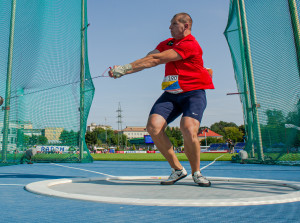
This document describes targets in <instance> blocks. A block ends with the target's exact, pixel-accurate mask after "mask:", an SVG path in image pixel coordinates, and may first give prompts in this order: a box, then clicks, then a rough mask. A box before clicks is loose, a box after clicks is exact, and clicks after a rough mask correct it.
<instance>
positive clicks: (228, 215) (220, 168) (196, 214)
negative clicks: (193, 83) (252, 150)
mask: <svg viewBox="0 0 300 223" xmlns="http://www.w3.org/2000/svg"><path fill="white" fill-rule="evenodd" d="M182 164H183V165H184V166H185V168H186V169H187V170H188V171H190V169H189V165H188V163H187V162H183V163H182ZM206 164H208V162H202V165H206ZM63 165H65V166H69V167H74V168H81V169H86V170H89V171H94V173H93V172H86V171H83V170H79V169H70V168H65V167H61V166H55V165H52V164H33V165H17V166H8V167H0V210H1V219H0V222H83V221H87V222H299V210H300V202H293V203H285V204H272V205H257V206H240V207H239V206H236V207H156V206H137V205H124V204H107V203H97V202H87V201H79V200H70V199H64V198H56V197H47V196H41V195H36V194H33V193H29V192H28V191H25V190H24V189H23V187H24V186H25V185H27V184H29V183H33V182H37V181H42V180H54V179H62V178H69V179H70V178H82V177H84V178H91V177H104V176H103V175H102V176H101V175H100V174H97V173H95V172H102V173H105V174H110V175H113V176H160V175H168V174H169V172H170V169H169V167H168V164H167V163H166V162H128V161H127V162H109V161H105V162H94V163H92V164H63ZM203 174H204V175H206V176H209V177H238V178H257V179H272V180H288V181H298V182H300V167H299V166H295V167H291V166H267V165H241V164H231V163H229V162H216V163H215V164H214V165H212V166H210V167H208V168H206V169H205V170H204V171H203ZM113 183H115V182H110V183H109V184H113ZM214 185H215V186H216V188H218V190H222V189H220V187H222V188H224V185H218V184H214ZM92 186H96V185H92ZM112 186H113V185H112ZM181 186H184V185H176V186H175V187H174V188H176V187H181ZM239 186H240V187H241V188H239V189H238V190H235V191H234V193H232V196H235V194H236V193H241V194H243V192H242V191H243V190H244V187H247V185H244V184H241V185H239ZM172 187H173V186H172ZM184 187H185V188H187V189H185V190H184V191H185V192H186V193H188V192H189V190H191V188H193V189H196V188H198V187H194V186H184ZM198 189H199V188H198ZM204 189H205V188H200V189H199V190H201V191H202V190H204ZM206 189H207V190H206V192H208V191H209V190H211V189H210V188H206ZM273 189H274V188H273ZM273 189H271V192H272V190H273ZM74 190H75V188H74ZM254 190H257V192H259V191H260V192H261V191H262V190H265V189H264V186H263V185H261V187H258V188H256V189H254ZM275 190H277V189H276V188H275ZM86 191H89V190H88V189H86ZM280 192H283V190H282V188H281V189H280ZM286 192H288V191H286ZM204 193H205V191H204ZM178 196H182V195H178Z"/></svg>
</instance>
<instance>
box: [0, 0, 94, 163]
mask: <svg viewBox="0 0 300 223" xmlns="http://www.w3.org/2000/svg"><path fill="white" fill-rule="evenodd" d="M86 31H87V15H86V2H85V1H84V0H74V1H65V0H45V1H40V0H0V43H1V44H0V96H1V97H2V98H3V99H4V102H3V104H2V106H1V112H0V129H1V134H0V141H1V143H0V150H1V153H0V159H1V165H6V164H17V163H23V162H31V161H32V162H92V160H93V159H92V157H91V155H90V153H89V151H88V149H87V146H86V143H85V139H84V136H85V131H86V121H87V117H88V113H89V110H90V106H91V103H92V100H93V96H94V85H93V82H92V79H91V76H90V72H89V66H88V57H87V42H86Z"/></svg>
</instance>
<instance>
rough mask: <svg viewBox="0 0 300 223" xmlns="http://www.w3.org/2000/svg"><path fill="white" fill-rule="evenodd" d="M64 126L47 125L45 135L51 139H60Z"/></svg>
mask: <svg viewBox="0 0 300 223" xmlns="http://www.w3.org/2000/svg"><path fill="white" fill-rule="evenodd" d="M63 130H64V128H56V127H46V128H45V129H44V136H45V137H46V138H47V139H48V140H49V141H59V137H60V134H61V132H62V131H63Z"/></svg>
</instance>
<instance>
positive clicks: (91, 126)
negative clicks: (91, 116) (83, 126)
mask: <svg viewBox="0 0 300 223" xmlns="http://www.w3.org/2000/svg"><path fill="white" fill-rule="evenodd" d="M96 128H102V129H105V130H106V129H112V127H111V126H110V125H97V124H96V123H91V124H90V125H88V126H87V131H89V132H92V131H93V130H94V129H96Z"/></svg>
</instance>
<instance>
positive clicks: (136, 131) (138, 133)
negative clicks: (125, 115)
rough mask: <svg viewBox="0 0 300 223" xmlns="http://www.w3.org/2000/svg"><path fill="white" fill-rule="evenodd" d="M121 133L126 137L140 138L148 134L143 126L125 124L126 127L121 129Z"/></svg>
mask: <svg viewBox="0 0 300 223" xmlns="http://www.w3.org/2000/svg"><path fill="white" fill-rule="evenodd" d="M122 133H123V134H124V135H126V136H127V138H128V139H134V138H141V137H144V136H145V135H149V133H148V132H147V130H146V127H144V126H143V127H140V126H126V128H125V129H123V130H122Z"/></svg>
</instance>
